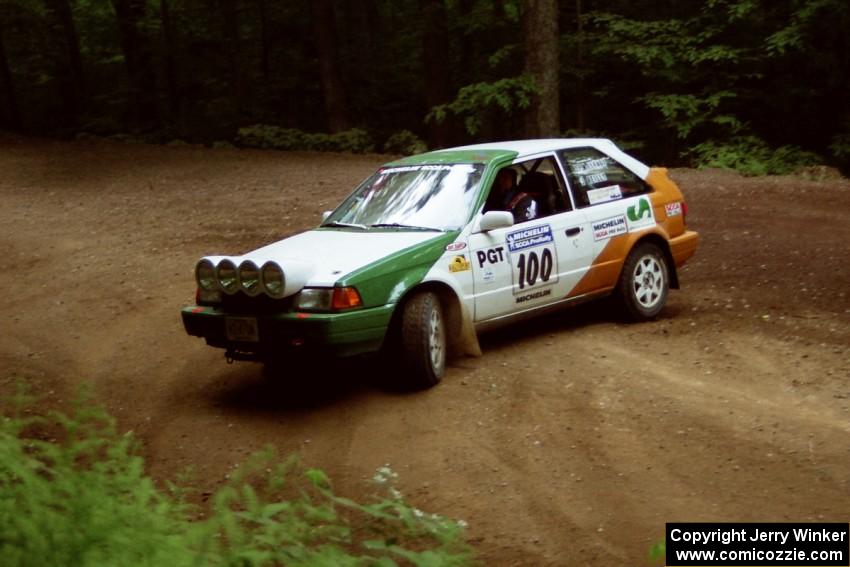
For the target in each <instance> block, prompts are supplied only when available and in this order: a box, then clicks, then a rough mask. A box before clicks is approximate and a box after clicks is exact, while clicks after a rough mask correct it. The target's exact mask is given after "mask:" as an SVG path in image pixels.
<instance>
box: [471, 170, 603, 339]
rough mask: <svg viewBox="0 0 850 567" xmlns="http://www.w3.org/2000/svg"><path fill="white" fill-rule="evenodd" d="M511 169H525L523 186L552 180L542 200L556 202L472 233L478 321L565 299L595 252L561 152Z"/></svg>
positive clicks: (520, 174) (522, 177)
mask: <svg viewBox="0 0 850 567" xmlns="http://www.w3.org/2000/svg"><path fill="white" fill-rule="evenodd" d="M509 167H512V168H515V169H516V170H517V172H518V173H519V177H520V179H521V181H520V183H519V187H520V189H522V188H523V187H524V185H529V184H528V183H526V182H527V181H530V180H531V179H532V178H535V177H536V178H539V179H542V180H544V181H547V182H548V185H549V188H550V189H551V191H552V194H549V195H539V198H540V199H541V200H542V199H545V198H546V197H549V198H550V201H553V202H555V204H554V205H553V206H551V207H545V208H544V209H543V216H539V217H537V218H534V219H533V220H529V221H525V222H521V223H518V224H515V225H513V226H510V227H506V228H498V229H494V230H490V231H487V232H478V233H474V234H472V235H471V236H470V239H469V246H470V250H471V261H472V271H473V291H474V298H475V299H474V303H475V321H476V322H481V321H486V320H490V319H495V318H499V317H504V316H508V315H511V314H513V313H519V312H522V311H526V310H530V309H535V308H538V307H542V306H545V305H548V304H551V303H554V302H556V301H559V300H561V299H563V298H565V297H566V296H567V295H568V293H569V292H570V290H571V289H572V288H573V287H574V286H575V285H576V283H577V282H578V281H579V280H581V278H582V277H583V275H584V274H585V273H586V271H587V269H588V267H589V265H590V261H591V258H592V255H593V240H592V237H591V234H590V230H589V227H588V225H587V218H586V215H585V213H584V212H583V211H580V210H575V209H574V207H573V204H572V201H571V200H570V198H569V196H568V195H567V193H566V184H565V183H564V179H563V175H562V172H561V169H560V166H559V165H558V163H557V160H556V158H555V155H554V154H551V153H547V154H540V155H536V156H533V157H531V158H527V157H526V158H522V159H518V160H515V161H514V163H513V164H511V166H509ZM529 190H530V189H529Z"/></svg>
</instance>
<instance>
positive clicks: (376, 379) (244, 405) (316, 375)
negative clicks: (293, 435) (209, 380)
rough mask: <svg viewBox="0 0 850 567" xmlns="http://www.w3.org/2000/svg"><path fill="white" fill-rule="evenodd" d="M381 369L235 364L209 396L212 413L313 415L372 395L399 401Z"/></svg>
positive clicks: (352, 362) (358, 364) (353, 362)
mask: <svg viewBox="0 0 850 567" xmlns="http://www.w3.org/2000/svg"><path fill="white" fill-rule="evenodd" d="M385 366H386V364H385V363H384V362H383V361H382V359H380V358H377V357H370V358H355V359H340V360H334V359H329V360H307V361H299V362H294V361H291V362H289V363H279V364H273V365H261V364H254V363H239V364H238V366H236V367H234V369H233V370H232V371H230V372H226V373H223V374H222V376H221V379H220V380H218V381H217V383H216V387H215V388H213V389H210V390H209V391H208V395H209V396H210V398H211V400H210V401H211V403H212V404H214V405H215V406H217V407H221V408H226V409H230V410H234V411H246V410H247V411H257V410H259V411H268V412H274V413H280V412H284V413H292V412H295V413H297V412H309V411H315V410H318V409H322V408H325V407H328V406H332V405H335V404H339V403H349V402H351V401H352V400H354V399H358V398H366V397H370V396H373V395H375V394H386V395H403V392H400V391H399V390H398V389H396V388H392V387H390V386H389V380H390V378H389V376H388V371H387V369H386V368H385Z"/></svg>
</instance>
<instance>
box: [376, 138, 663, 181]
mask: <svg viewBox="0 0 850 567" xmlns="http://www.w3.org/2000/svg"><path fill="white" fill-rule="evenodd" d="M586 147H592V148H596V149H598V150H600V151H602V152H603V153H606V154H608V155H609V156H611V157H613V158H614V159H615V160H617V161H618V162H620V163H621V164H623V165H625V166H626V167H627V168H628V169H630V170H632V171H633V172H634V173H636V174H637V175H638V176H640V178H641V179H645V178H646V176H647V174H648V173H649V167H647V166H646V165H645V164H643V163H641V162H640V161H638V160H636V159H635V158H633V157H632V156H630V155H628V154H626V153H624V152H623V151H622V150H621V149H620V148H618V147H617V146H616V144H614V142H612V141H611V140H609V139H607V138H545V139H538V140H508V141H503V142H489V143H486V144H473V145H468V146H459V147H456V148H445V149H442V150H434V151H431V152H427V153H424V154H417V155H414V156H409V157H405V158H402V159H400V160H397V161H394V162H391V163H390V164H387V165H391V166H397V165H415V164H428V163H485V164H486V163H490V162H493V161H496V160H499V161H501V160H502V159H505V160H509V159H510V160H513V159H522V158H525V157H529V156H533V155H535V154H540V153H545V152H553V151H556V150H563V149H569V148H586Z"/></svg>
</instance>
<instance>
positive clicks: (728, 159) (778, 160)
mask: <svg viewBox="0 0 850 567" xmlns="http://www.w3.org/2000/svg"><path fill="white" fill-rule="evenodd" d="M689 153H690V154H691V155H692V156H693V158H694V161H695V163H696V165H697V166H698V167H721V168H724V169H734V170H736V171H738V172H740V173H742V174H744V175H784V174H786V173H794V172H795V171H798V170H800V169H802V168H805V167H807V166H812V165H818V164H820V163H823V160H822V159H821V158H820V157H819V156H818V155H817V154H814V153H812V152H807V151H804V150H802V149H800V148H798V147H797V146H782V147H780V148H776V149H773V148H771V147H770V146H768V145H767V143H765V141H764V140H762V139H761V138H758V137H756V136H740V137H735V138H731V139H730V140H729V141H726V142H716V141H713V140H710V141H708V142H703V143H702V144H698V145H696V146H694V147H693V148H691V149H690V151H689Z"/></svg>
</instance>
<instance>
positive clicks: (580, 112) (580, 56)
mask: <svg viewBox="0 0 850 567" xmlns="http://www.w3.org/2000/svg"><path fill="white" fill-rule="evenodd" d="M581 17H582V9H581V0H576V35H577V36H578V37H577V38H576V39H577V42H576V46H577V49H576V67H577V68H578V78H577V80H576V128H577V129H578V130H579V131H581V132H584V22H583V21H582V19H581Z"/></svg>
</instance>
